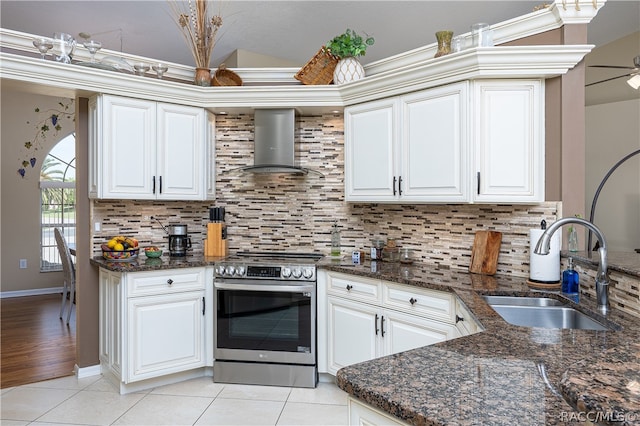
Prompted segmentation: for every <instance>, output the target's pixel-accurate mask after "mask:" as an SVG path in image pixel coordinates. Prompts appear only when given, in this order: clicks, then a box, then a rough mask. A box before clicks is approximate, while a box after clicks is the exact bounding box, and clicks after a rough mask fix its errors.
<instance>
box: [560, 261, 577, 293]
mask: <svg viewBox="0 0 640 426" xmlns="http://www.w3.org/2000/svg"><path fill="white" fill-rule="evenodd" d="M568 263H569V264H568V266H567V269H565V270H564V271H563V272H562V292H563V293H565V294H570V295H573V296H577V295H579V294H580V276H579V275H578V272H576V270H575V269H574V268H573V258H572V257H570V258H569V260H568Z"/></svg>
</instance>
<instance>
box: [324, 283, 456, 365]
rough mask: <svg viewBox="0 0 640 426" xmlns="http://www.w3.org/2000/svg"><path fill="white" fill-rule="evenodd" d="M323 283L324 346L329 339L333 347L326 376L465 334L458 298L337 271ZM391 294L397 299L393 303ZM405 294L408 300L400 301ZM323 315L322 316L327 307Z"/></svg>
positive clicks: (329, 354) (328, 359)
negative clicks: (458, 323) (457, 320)
mask: <svg viewBox="0 0 640 426" xmlns="http://www.w3.org/2000/svg"><path fill="white" fill-rule="evenodd" d="M318 280H319V283H318V288H319V291H323V290H324V289H326V292H327V298H326V300H327V303H326V321H323V319H322V318H320V319H319V324H321V325H320V330H319V332H318V336H319V339H320V340H321V343H320V344H319V347H322V343H323V341H322V340H323V339H326V348H327V352H326V366H325V365H324V364H323V363H322V362H321V363H320V364H319V369H320V371H321V372H324V371H323V370H324V369H326V372H328V373H330V374H334V375H335V374H336V373H337V371H338V370H339V369H340V368H342V367H346V366H348V365H351V364H355V363H358V362H362V361H368V360H371V359H374V358H377V357H380V356H385V355H390V354H394V353H398V352H402V351H406V350H410V349H415V348H418V347H421V346H426V345H431V344H433V343H437V342H442V341H445V340H448V339H453V338H456V337H459V336H460V335H461V334H460V332H459V330H458V328H457V327H456V324H455V320H454V315H453V313H454V309H455V296H454V295H453V294H450V293H447V292H442V291H440V292H436V291H433V290H422V289H417V288H412V287H410V286H406V285H404V286H402V285H399V284H394V283H387V282H383V281H380V280H373V279H368V278H363V277H355V276H350V275H346V274H339V273H334V272H327V273H321V274H319V275H318ZM365 290H366V291H365ZM350 292H354V293H353V294H351V293H350ZM364 294H366V295H369V297H363V295H364ZM374 295H376V296H377V297H375V298H374ZM384 295H387V296H384ZM388 295H392V296H397V297H396V298H395V299H394V298H392V300H391V301H389V300H388V299H389V297H388ZM400 295H402V296H404V297H405V298H406V301H401V300H400V299H398V297H400ZM319 299H320V298H319ZM443 301H444V302H446V306H445V304H444V302H443ZM402 303H404V304H405V305H406V306H404V305H403V304H402ZM319 312H321V315H322V312H323V311H322V307H321V308H320V309H319ZM448 312H450V313H451V314H448ZM446 318H450V319H446ZM443 319H444V320H443ZM324 323H326V328H327V329H326V331H324V330H322V324H324ZM319 359H320V360H324V359H325V358H324V357H323V356H320V358H319Z"/></svg>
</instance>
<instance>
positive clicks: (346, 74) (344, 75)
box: [333, 56, 364, 84]
mask: <svg viewBox="0 0 640 426" xmlns="http://www.w3.org/2000/svg"><path fill="white" fill-rule="evenodd" d="M362 77H364V68H363V67H362V64H361V63H360V61H358V60H357V59H356V58H354V57H353V56H349V57H346V58H342V59H340V60H339V61H338V64H337V65H336V69H335V70H334V71H333V84H344V83H349V82H351V81H356V80H360V79H361V78H362Z"/></svg>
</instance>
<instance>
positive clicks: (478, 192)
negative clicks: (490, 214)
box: [477, 172, 480, 195]
mask: <svg viewBox="0 0 640 426" xmlns="http://www.w3.org/2000/svg"><path fill="white" fill-rule="evenodd" d="M477 181H478V188H477V190H478V195H480V172H478V179H477Z"/></svg>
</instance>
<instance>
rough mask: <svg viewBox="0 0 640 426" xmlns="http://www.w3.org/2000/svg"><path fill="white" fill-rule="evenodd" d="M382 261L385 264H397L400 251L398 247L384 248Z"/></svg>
mask: <svg viewBox="0 0 640 426" xmlns="http://www.w3.org/2000/svg"><path fill="white" fill-rule="evenodd" d="M382 260H384V261H385V262H397V261H398V260H400V249H398V247H389V246H387V247H385V248H384V250H382Z"/></svg>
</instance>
